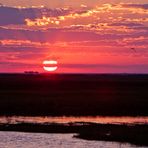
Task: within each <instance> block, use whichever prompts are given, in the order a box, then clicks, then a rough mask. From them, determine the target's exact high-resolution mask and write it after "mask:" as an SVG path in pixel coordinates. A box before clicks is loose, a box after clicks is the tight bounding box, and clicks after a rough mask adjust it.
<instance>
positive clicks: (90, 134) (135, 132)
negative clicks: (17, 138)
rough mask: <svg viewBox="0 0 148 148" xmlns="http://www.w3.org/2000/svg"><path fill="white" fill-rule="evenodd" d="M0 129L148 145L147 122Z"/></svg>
mask: <svg viewBox="0 0 148 148" xmlns="http://www.w3.org/2000/svg"><path fill="white" fill-rule="evenodd" d="M0 131H15V132H30V133H63V134H66V133H75V135H74V136H73V137H74V138H80V139H84V140H101V141H114V142H123V143H124V142H126V143H131V144H134V145H137V146H148V141H147V137H148V124H145V125H136V124H133V125H129V124H120V125H119V124H97V123H91V122H75V123H72V122H69V123H64V124H63V123H50V124H49V123H48V124H35V123H34V124H32V123H18V124H0Z"/></svg>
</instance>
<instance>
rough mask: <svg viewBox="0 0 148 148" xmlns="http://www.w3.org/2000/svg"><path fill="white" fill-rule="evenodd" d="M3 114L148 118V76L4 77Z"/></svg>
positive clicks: (0, 76) (0, 94)
mask: <svg viewBox="0 0 148 148" xmlns="http://www.w3.org/2000/svg"><path fill="white" fill-rule="evenodd" d="M0 115H23V116H39V115H41V116H42V115H44V116H48V115H49V116H62V115H66V116H88V115H93V116H95V115H108V116H110V115H111V116H137V115H139V116H148V75H127V74H125V75H124V74H122V75H113V74H112V75H86V74H85V75H83V74H82V75H78V74H77V75H67V74H36V75H33V74H32V75H31V74H0Z"/></svg>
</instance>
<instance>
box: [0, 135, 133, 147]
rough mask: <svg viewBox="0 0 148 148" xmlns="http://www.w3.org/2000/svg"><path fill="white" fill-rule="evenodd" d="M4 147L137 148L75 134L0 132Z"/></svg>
mask: <svg viewBox="0 0 148 148" xmlns="http://www.w3.org/2000/svg"><path fill="white" fill-rule="evenodd" d="M0 139H1V140H0V147H2V148H36V147H40V148H50V147H52V148H70V147H71V148H135V147H136V146H135V145H131V144H128V143H119V142H105V141H87V140H81V139H76V138H73V134H41V133H21V132H20V133H18V132H0Z"/></svg>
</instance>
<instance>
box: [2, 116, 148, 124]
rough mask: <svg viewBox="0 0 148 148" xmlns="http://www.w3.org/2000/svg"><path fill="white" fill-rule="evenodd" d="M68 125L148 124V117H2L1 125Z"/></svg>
mask: <svg viewBox="0 0 148 148" xmlns="http://www.w3.org/2000/svg"><path fill="white" fill-rule="evenodd" d="M20 122H25V123H43V124H44V123H68V122H94V123H103V124H107V123H111V124H148V117H102V116H96V117H65V116H63V117H23V116H12V117H5V116H3V117H0V123H10V124H16V123H20Z"/></svg>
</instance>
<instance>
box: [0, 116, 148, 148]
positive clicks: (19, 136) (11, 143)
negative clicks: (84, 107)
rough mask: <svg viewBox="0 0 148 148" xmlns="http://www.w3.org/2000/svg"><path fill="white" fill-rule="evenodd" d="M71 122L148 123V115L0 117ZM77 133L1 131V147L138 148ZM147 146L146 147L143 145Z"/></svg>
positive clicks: (13, 120)
mask: <svg viewBox="0 0 148 148" xmlns="http://www.w3.org/2000/svg"><path fill="white" fill-rule="evenodd" d="M22 122H23V123H24V122H25V123H42V124H44V123H46V124H47V123H69V122H93V123H103V124H107V123H111V124H148V117H101V116H97V117H23V116H19V117H17V116H13V117H5V116H3V117H0V123H1V124H5V123H9V124H17V123H22ZM73 135H75V134H46V133H23V132H0V148H136V147H138V146H135V145H131V144H129V143H120V142H105V141H88V140H82V139H77V138H73ZM143 148H146V147H143Z"/></svg>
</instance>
